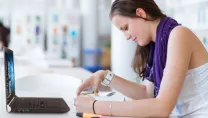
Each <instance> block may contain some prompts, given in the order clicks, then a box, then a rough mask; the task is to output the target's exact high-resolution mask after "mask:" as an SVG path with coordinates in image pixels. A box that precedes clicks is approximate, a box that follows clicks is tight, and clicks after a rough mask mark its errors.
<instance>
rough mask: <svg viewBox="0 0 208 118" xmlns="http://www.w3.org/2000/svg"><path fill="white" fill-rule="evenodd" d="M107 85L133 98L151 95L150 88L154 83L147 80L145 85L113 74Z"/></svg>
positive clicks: (151, 90) (137, 98) (143, 97)
mask: <svg viewBox="0 0 208 118" xmlns="http://www.w3.org/2000/svg"><path fill="white" fill-rule="evenodd" d="M109 86H110V87H112V88H114V89H115V90H117V91H119V92H121V93H122V94H123V95H125V96H127V97H129V98H131V99H134V100H139V99H146V98H150V97H153V94H152V93H153V89H151V88H153V87H152V86H154V85H153V84H152V83H151V82H147V84H146V85H142V84H137V83H134V82H131V81H128V80H125V79H123V78H121V77H119V76H116V75H115V76H114V77H113V79H112V81H111V83H110V85H109Z"/></svg>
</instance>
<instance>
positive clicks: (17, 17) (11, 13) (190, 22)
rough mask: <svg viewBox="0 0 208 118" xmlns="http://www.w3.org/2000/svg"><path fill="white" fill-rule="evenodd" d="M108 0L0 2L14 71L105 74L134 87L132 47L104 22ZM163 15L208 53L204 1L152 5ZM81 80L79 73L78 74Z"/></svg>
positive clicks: (162, 0) (207, 4)
mask: <svg viewBox="0 0 208 118" xmlns="http://www.w3.org/2000/svg"><path fill="white" fill-rule="evenodd" d="M112 1H113V0H0V38H2V39H3V38H7V40H8V41H9V45H8V46H9V48H10V49H12V50H13V51H14V54H15V65H17V66H20V67H25V68H26V67H33V68H35V67H36V68H39V70H41V69H40V68H42V70H41V71H43V69H48V68H49V69H50V68H59V69H64V70H65V71H66V73H67V71H68V70H70V69H71V68H82V69H85V70H87V71H89V72H96V71H98V70H100V69H109V70H112V71H113V72H114V73H116V74H118V75H119V76H121V77H124V78H126V79H129V80H132V81H136V82H138V81H139V80H138V79H137V78H138V77H137V75H136V74H135V73H134V72H133V70H132V69H131V61H132V59H133V55H134V52H135V47H136V44H135V43H134V42H131V41H126V40H125V38H124V37H123V34H122V33H121V32H120V31H118V30H117V29H116V28H115V27H114V26H113V25H111V21H110V19H109V11H110V6H111V3H112ZM155 1H156V3H157V4H158V5H159V7H160V8H161V9H162V10H163V12H164V13H165V14H167V15H168V16H171V17H173V18H175V19H176V20H177V21H178V22H179V23H181V24H182V25H184V26H187V27H189V28H190V29H191V30H192V31H193V32H194V33H195V34H196V35H197V36H198V37H199V38H200V40H201V41H202V42H203V44H204V45H205V46H206V47H207V48H208V37H207V36H208V35H207V34H208V0H155ZM80 74H81V73H80Z"/></svg>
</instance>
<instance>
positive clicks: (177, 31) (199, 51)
mask: <svg viewBox="0 0 208 118" xmlns="http://www.w3.org/2000/svg"><path fill="white" fill-rule="evenodd" d="M168 47H169V50H172V49H173V48H174V47H175V48H179V47H181V50H187V51H188V50H190V51H191V53H192V54H191V58H190V65H189V69H192V68H195V67H198V66H200V65H202V64H204V63H206V62H208V53H207V51H206V49H205V47H204V46H203V44H202V42H201V41H200V40H199V39H198V37H197V36H196V35H195V34H194V33H193V32H192V31H191V30H190V29H188V28H187V27H184V26H177V27H175V28H174V29H173V30H172V31H171V33H170V36H169V42H168ZM180 52H181V51H180Z"/></svg>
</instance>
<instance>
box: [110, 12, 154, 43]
mask: <svg viewBox="0 0 208 118" xmlns="http://www.w3.org/2000/svg"><path fill="white" fill-rule="evenodd" d="M112 22H113V24H114V25H115V26H116V27H117V28H118V29H120V30H121V31H122V32H123V33H124V36H125V37H126V39H127V40H132V41H134V42H135V43H138V44H139V45H140V46H145V45H147V44H149V43H150V41H151V38H150V35H149V34H150V30H149V29H150V28H149V25H148V23H147V21H145V20H144V19H142V18H129V17H124V16H121V15H115V16H113V18H112Z"/></svg>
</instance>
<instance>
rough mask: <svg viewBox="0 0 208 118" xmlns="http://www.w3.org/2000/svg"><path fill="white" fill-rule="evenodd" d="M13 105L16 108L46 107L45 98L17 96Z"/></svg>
mask: <svg viewBox="0 0 208 118" xmlns="http://www.w3.org/2000/svg"><path fill="white" fill-rule="evenodd" d="M14 106H15V107H16V108H17V109H21V108H30V109H31V108H32V109H33V108H34V109H40V108H41V109H43V108H46V104H45V100H44V99H40V98H18V99H17V101H16V102H15V103H14Z"/></svg>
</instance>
